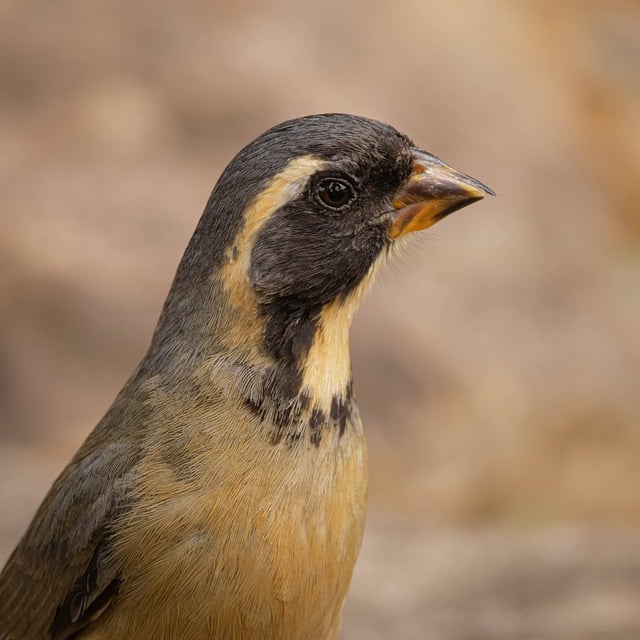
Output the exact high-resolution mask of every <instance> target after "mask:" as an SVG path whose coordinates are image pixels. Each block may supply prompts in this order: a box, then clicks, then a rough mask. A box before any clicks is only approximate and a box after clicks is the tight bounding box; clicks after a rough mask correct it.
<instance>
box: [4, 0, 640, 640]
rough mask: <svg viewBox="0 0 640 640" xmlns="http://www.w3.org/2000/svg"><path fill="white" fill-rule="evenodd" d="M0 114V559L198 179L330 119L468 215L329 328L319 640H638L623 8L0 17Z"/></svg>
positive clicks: (119, 346) (629, 99) (639, 450)
mask: <svg viewBox="0 0 640 640" xmlns="http://www.w3.org/2000/svg"><path fill="white" fill-rule="evenodd" d="M0 96H1V102H0V150H1V151H0V184H1V189H0V224H1V225H2V227H1V232H0V505H1V508H0V513H1V515H0V563H2V562H3V561H4V559H5V558H6V556H7V555H8V554H9V552H10V550H11V549H12V547H13V545H14V544H15V543H16V541H17V540H18V538H19V536H20V534H21V532H22V531H23V529H24V527H25V526H26V525H27V523H28V521H29V519H30V518H31V516H32V514H33V512H34V510H35V508H36V506H37V505H38V504H39V502H40V500H41V499H42V497H43V495H44V493H45V491H46V490H47V488H48V486H49V485H50V483H51V481H52V480H53V478H54V477H55V476H56V475H57V473H58V472H59V471H60V470H61V469H62V467H63V466H64V464H65V462H66V461H67V459H68V458H69V456H70V455H71V454H72V453H73V451H74V450H75V449H76V448H77V447H78V445H79V444H80V442H81V441H82V440H83V439H84V437H85V436H86V435H87V433H88V432H89V430H90V429H91V428H92V427H93V425H94V424H95V423H96V422H97V421H98V419H99V418H100V417H101V415H102V413H103V412H104V411H105V410H106V408H107V407H108V405H109V403H110V401H111V400H112V398H113V397H114V395H115V393H116V392H117V391H118V389H119V387H120V386H121V384H122V383H123V381H124V380H125V378H126V377H127V376H128V374H129V373H130V371H131V370H132V368H133V367H134V366H135V364H136V363H137V361H138V359H139V358H140V357H141V356H142V354H143V352H144V350H145V348H146V345H147V343H148V341H149V338H150V335H151V331H152V329H153V326H154V322H155V320H156V317H157V315H158V312H159V309H160V306H161V304H162V301H163V298H164V295H165V294H166V292H167V290H168V287H169V284H170V281H171V278H172V276H173V273H174V270H175V268H176V265H177V263H178V260H179V258H180V256H181V253H182V251H183V249H184V247H185V245H186V243H187V240H188V238H189V236H190V234H191V232H192V230H193V228H194V226H195V224H196V221H197V219H198V217H199V215H200V212H201V211H202V208H203V205H204V203H205V201H206V199H207V197H208V194H209V191H210V189H211V187H212V186H213V184H214V182H215V180H216V177H217V176H218V174H219V173H220V171H221V170H222V168H223V167H224V165H225V164H226V163H227V162H228V161H229V159H230V158H231V157H232V155H233V154H234V153H235V152H236V151H237V150H238V149H239V148H240V147H241V146H243V145H244V144H245V143H247V142H248V141H249V140H251V139H252V138H254V137H255V136H256V135H258V134H259V133H261V132H262V131H263V130H265V129H266V128H268V127H269V126H271V125H272V124H275V123H276V122H279V121H281V120H284V119H286V118H290V117H294V116H298V115H303V114H307V113H316V112H325V111H346V112H352V113H358V114H362V115H367V116H371V117H375V118H378V119H381V120H385V121H387V122H390V123H391V124H393V125H395V126H396V127H397V128H399V129H400V130H402V131H404V132H406V133H407V134H409V135H410V136H411V137H412V138H413V139H414V140H415V141H416V142H417V143H418V144H420V145H422V146H424V147H425V148H427V149H429V150H430V151H432V152H433V153H436V154H437V155H440V156H442V157H443V158H444V159H446V160H447V161H449V162H451V163H452V164H453V165H454V166H456V167H458V168H460V169H462V170H464V171H467V172H469V173H471V174H473V175H475V176H477V177H478V178H480V179H481V180H484V181H486V182H487V183H488V184H489V185H491V186H492V187H494V188H495V190H496V191H497V192H498V194H499V197H498V198H497V199H495V200H493V199H492V200H491V201H485V202H483V203H481V204H478V205H474V206H473V207H472V208H470V209H468V210H467V209H466V210H464V211H463V212H461V213H458V214H456V215H455V216H452V217H451V218H448V219H447V220H446V221H445V222H443V223H441V224H440V225H438V227H436V229H435V231H434V232H432V233H429V234H427V235H426V236H425V237H423V238H418V239H416V240H415V241H414V243H413V246H412V248H411V251H409V252H408V255H407V256H406V259H405V260H404V264H400V265H398V266H397V268H395V269H392V270H390V271H389V272H388V273H387V274H386V276H385V277H384V278H383V279H382V282H381V283H379V284H378V286H377V288H376V289H375V290H374V292H373V293H372V294H371V296H370V297H369V299H368V300H367V301H366V302H365V304H364V306H363V308H362V310H361V312H360V314H359V316H358V318H357V320H356V322H355V326H354V328H353V332H352V334H353V361H354V362H353V366H354V373H355V379H356V388H357V392H358V395H359V400H360V407H361V412H362V414H363V418H364V420H365V426H366V430H367V432H368V439H369V443H370V457H371V472H370V474H371V511H370V518H369V525H368V530H367V533H366V536H365V542H364V547H363V551H362V554H361V557H360V561H359V565H358V568H357V571H356V575H355V577H354V582H353V587H352V591H351V595H350V599H349V601H348V604H347V608H346V614H345V624H344V634H343V635H344V637H345V638H354V639H356V640H359V639H361V638H362V639H364V638H389V637H393V638H403V639H414V638H415V639H418V638H434V639H442V640H481V639H482V640H484V639H487V640H489V639H491V640H503V639H504V640H513V639H522V640H525V639H527V640H529V639H531V640H537V639H547V638H553V639H561V640H574V639H581V640H582V639H585V640H586V639H594V640H595V639H596V638H598V639H600V638H607V639H613V638H615V639H616V640H626V639H629V640H631V639H634V640H637V638H640V210H639V207H638V203H639V202H640V4H638V2H621V1H620V2H619V1H616V0H610V1H606V0H602V1H589V0H582V1H580V2H578V0H565V1H564V2H550V1H545V0H530V1H524V0H523V1H522V2H519V3H515V2H508V1H507V0H482V1H480V0H478V1H476V0H460V1H456V2H435V1H432V0H413V1H412V0H400V1H398V2H393V3H391V2H386V3H385V2H382V1H376V2H365V1H364V0H355V1H354V2H344V1H343V2H338V1H337V0H327V1H325V2H323V3H317V2H316V3H313V4H312V3H305V2H294V1H293V0H281V1H276V0H273V1H271V0H267V1H266V2H257V1H255V0H244V1H243V0H240V1H238V2H235V3H227V5H226V6H223V3H221V2H218V3H216V2H205V1H204V0H200V1H194V2H190V3H178V2H170V1H168V0H166V1H161V2H124V1H113V0H111V1H108V0H93V1H92V2H86V1H83V0H59V1H58V2H55V3H52V2H44V1H39V2H35V1H23V2H19V1H17V0H14V1H11V0H5V1H4V2H2V3H0Z"/></svg>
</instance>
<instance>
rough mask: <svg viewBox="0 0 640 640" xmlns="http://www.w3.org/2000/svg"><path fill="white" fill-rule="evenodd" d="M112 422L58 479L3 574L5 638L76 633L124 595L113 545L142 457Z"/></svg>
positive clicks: (0, 615) (1, 627) (55, 638)
mask: <svg viewBox="0 0 640 640" xmlns="http://www.w3.org/2000/svg"><path fill="white" fill-rule="evenodd" d="M105 422H106V423H108V422H110V421H109V420H108V419H107V417H105V420H103V423H101V424H100V425H99V426H98V427H97V428H96V430H95V431H94V432H93V433H92V434H91V436H89V438H88V440H87V442H85V444H84V445H83V447H82V448H81V449H80V451H78V453H77V454H76V456H75V457H74V459H73V460H72V461H71V462H70V463H69V465H68V466H67V467H66V468H65V470H64V471H63V472H62V474H61V475H60V477H59V478H58V479H57V480H56V481H55V483H54V484H53V486H52V487H51V490H50V491H49V493H48V495H47V497H46V498H45V500H44V502H43V503H42V505H41V506H40V508H39V509H38V511H37V513H36V515H35V517H34V519H33V521H32V522H31V525H30V526H29V528H28V529H27V531H26V533H25V535H24V536H23V538H22V540H21V541H20V543H19V544H18V546H17V547H16V549H15V550H14V552H13V554H12V555H11V557H10V558H9V560H8V562H7V564H6V566H5V568H4V569H3V571H2V573H1V574H0V639H3V638H7V639H9V640H44V639H46V638H50V639H52V640H67V639H71V638H77V637H79V636H80V635H81V632H82V630H83V629H84V628H86V627H87V625H89V624H91V623H93V622H94V621H95V619H96V618H97V617H98V616H99V615H100V614H101V613H102V612H103V611H104V610H106V609H107V608H108V607H109V605H110V604H111V603H112V601H113V599H114V598H115V597H116V596H117V594H118V590H119V587H120V582H121V573H120V568H119V567H117V566H115V564H114V562H113V560H112V559H111V558H110V554H109V549H110V544H111V540H112V537H113V525H114V522H115V521H116V519H117V518H118V516H119V515H120V514H121V513H122V511H123V510H124V509H126V500H127V498H126V496H127V491H126V488H127V487H128V486H131V485H130V480H131V477H130V476H131V474H132V469H133V468H134V467H135V462H136V458H137V456H136V447H135V446H134V445H133V443H132V442H131V441H130V440H129V441H128V442H127V439H126V438H123V439H119V438H118V437H117V436H118V435H121V434H117V433H113V431H111V430H110V429H109V428H108V427H109V425H108V424H104V423H105ZM109 431H111V434H110V436H109ZM117 431H119V430H117ZM114 439H115V442H114ZM105 440H106V442H105ZM101 441H102V442H101Z"/></svg>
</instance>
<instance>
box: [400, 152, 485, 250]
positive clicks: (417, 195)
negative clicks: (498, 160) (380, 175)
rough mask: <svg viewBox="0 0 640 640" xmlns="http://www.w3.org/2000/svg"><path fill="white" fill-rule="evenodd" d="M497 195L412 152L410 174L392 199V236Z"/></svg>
mask: <svg viewBox="0 0 640 640" xmlns="http://www.w3.org/2000/svg"><path fill="white" fill-rule="evenodd" d="M487 194H488V195H492V196H495V195H496V194H495V193H494V192H493V191H492V190H491V189H489V187H487V186H485V185H484V184H482V183H481V182H480V181H478V180H476V179H475V178H472V177H471V176H467V175H465V174H464V173H460V172H459V171H456V170H455V169H454V168H452V167H450V166H448V165H446V164H445V163H444V162H442V160H440V159H439V158H436V157H435V156H432V155H431V154H430V153H427V152H426V151H421V150H420V149H413V168H412V171H411V175H410V176H409V178H407V180H406V181H405V182H404V184H403V185H402V186H401V187H400V188H399V189H398V191H397V192H396V194H395V196H394V199H393V208H394V211H393V212H392V213H391V216H390V217H391V227H390V228H389V235H390V236H391V237H392V238H398V237H399V236H401V235H404V234H405V233H411V232H412V231H420V230H421V229H427V228H428V227H430V226H431V225H434V224H435V223H436V222H438V220H442V218H444V217H446V216H448V215H449V214H450V213H453V212H454V211H456V210H457V209H461V208H462V207H466V206H467V205H468V204H471V203H472V202H475V201H476V200H481V199H482V198H484V197H485V196H486V195H487Z"/></svg>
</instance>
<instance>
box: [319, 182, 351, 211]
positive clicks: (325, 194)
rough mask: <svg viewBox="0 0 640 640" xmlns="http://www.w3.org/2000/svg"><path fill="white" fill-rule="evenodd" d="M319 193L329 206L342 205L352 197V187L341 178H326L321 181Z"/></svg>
mask: <svg viewBox="0 0 640 640" xmlns="http://www.w3.org/2000/svg"><path fill="white" fill-rule="evenodd" d="M318 195H319V196H320V199H321V200H322V202H324V204H325V205H327V206H329V207H334V208H336V207H342V206H344V205H345V204H347V202H348V201H349V200H350V198H351V197H352V194H351V187H349V185H348V184H345V183H344V182H341V181H340V180H324V181H322V182H321V183H320V188H319V190H318Z"/></svg>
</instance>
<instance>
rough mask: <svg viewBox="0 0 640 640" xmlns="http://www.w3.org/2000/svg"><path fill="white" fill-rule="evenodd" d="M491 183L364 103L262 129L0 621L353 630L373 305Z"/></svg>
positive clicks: (71, 628)
mask: <svg viewBox="0 0 640 640" xmlns="http://www.w3.org/2000/svg"><path fill="white" fill-rule="evenodd" d="M489 194H490V195H495V194H494V193H493V191H492V190H491V189H490V188H489V187H487V186H485V185H484V184H482V183H481V182H479V181H478V180H476V179H474V178H472V177H470V176H468V175H465V174H463V173H461V172H459V171H457V170H455V169H453V168H452V167H450V166H449V165H447V164H445V163H444V162H443V161H442V160H440V159H439V158H438V157H436V156H434V155H432V154H430V153H428V152H426V151H424V150H423V149H421V148H420V147H417V146H416V145H415V144H414V143H413V142H412V141H411V140H410V139H409V138H408V137H407V136H405V135H404V134H401V133H399V132H398V131H397V130H396V129H395V128H393V127H392V126H390V125H388V124H383V123H381V122H378V121H376V120H372V119H369V118H364V117H360V116H355V115H349V114H339V113H330V114H317V115H310V116H305V117H300V118H296V119H293V120H288V121H286V122H283V123H281V124H279V125H276V126H274V127H272V128H271V129H269V130H268V131H266V132H265V133H264V134H262V135H260V136H259V137H258V138H256V139H255V140H254V141H253V142H251V143H250V144H248V145H247V146H245V147H244V148H243V149H242V150H240V151H239V153H238V154H237V155H236V156H235V157H234V158H233V159H232V161H231V162H230V163H229V165H228V166H227V167H226V168H225V169H224V171H223V172H222V174H221V175H220V178H219V180H218V182H217V184H216V185H215V187H214V189H213V191H212V193H211V195H210V197H209V199H208V201H207V204H206V206H205V209H204V213H203V214H202V217H201V218H200V220H199V222H198V224H197V226H196V229H195V232H194V234H193V236H192V238H191V240H190V241H189V243H188V246H187V249H186V251H185V253H184V256H183V258H182V260H181V262H180V264H179V266H178V269H177V272H176V275H175V278H174V281H173V284H172V285H171V288H170V291H169V294H168V297H167V299H166V301H165V303H164V306H163V309H162V311H161V315H160V318H159V320H158V323H157V326H156V328H155V331H154V333H153V336H152V339H151V344H150V346H149V348H148V351H147V352H146V354H145V355H144V357H143V358H142V360H141V362H140V364H139V365H138V366H137V368H136V369H135V371H134V372H133V374H132V375H131V377H130V378H129V379H128V381H127V382H126V383H125V385H124V387H123V388H122V390H121V391H120V393H119V394H118V395H117V397H116V398H115V400H114V402H113V404H112V405H111V407H110V408H109V409H108V410H107V412H106V414H105V415H104V417H103V418H102V420H101V421H100V422H99V423H98V425H97V426H96V427H95V429H94V430H93V431H92V432H91V433H90V434H89V436H88V437H87V439H86V441H85V442H84V444H82V446H81V447H80V449H79V450H78V451H77V453H76V454H75V455H74V457H73V458H72V460H71V461H70V462H69V464H68V465H67V467H66V468H65V469H64V470H63V471H62V473H61V474H60V476H59V477H58V478H57V479H56V480H55V482H54V483H53V485H52V487H51V489H50V490H49V492H48V494H47V496H46V497H45V499H44V501H43V502H42V504H41V506H40V507H39V509H38V510H37V512H36V514H35V516H34V518H33V521H32V522H31V524H30V525H29V527H28V529H27V530H26V533H25V534H24V536H23V537H22V539H21V540H20V542H19V543H18V545H17V547H16V548H15V550H14V551H13V553H12V555H11V556H10V557H9V560H8V561H7V563H6V566H5V567H4V569H3V571H2V573H1V574H0V639H2V640H42V639H49V640H71V639H78V640H106V639H116V638H118V639H120V638H133V639H136V640H151V639H153V640H171V639H182V640H201V639H205V638H206V639H212V638H215V639H225V640H226V639H229V640H254V639H255V640H257V639H260V640H269V639H274V640H275V639H278V640H316V639H318V640H329V639H334V638H337V637H338V634H339V630H340V619H341V612H342V608H343V603H344V600H345V597H346V594H347V591H348V588H349V583H350V581H351V576H352V572H353V569H354V565H355V563H356V558H357V555H358V551H359V548H360V544H361V540H362V536H363V530H364V523H365V516H366V505H367V451H366V443H365V439H364V432H363V427H362V423H361V419H360V415H359V412H358V407H357V404H356V399H355V393H354V388H353V382H352V370H351V362H350V355H349V329H350V325H351V320H352V317H353V314H354V312H355V310H356V308H357V307H358V305H359V303H360V301H361V299H362V297H363V295H364V293H365V292H366V291H367V290H368V289H369V287H370V285H371V283H372V281H373V279H374V277H375V275H376V273H377V272H378V271H379V270H380V268H381V267H382V265H383V264H384V263H385V262H386V261H387V259H388V257H389V255H390V254H391V253H392V251H393V250H394V247H397V246H398V245H399V243H402V241H403V239H404V238H405V237H406V236H407V235H408V234H409V233H412V232H416V231H420V230H422V229H426V228H428V227H430V226H431V225H433V224H435V223H436V222H437V221H439V220H441V219H443V218H444V217H446V216H448V215H449V214H450V213H451V212H453V211H455V210H457V209H460V208H461V207H464V206H466V205H468V204H470V203H472V202H475V201H477V200H480V199H481V198H483V197H485V196H486V195H489Z"/></svg>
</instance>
